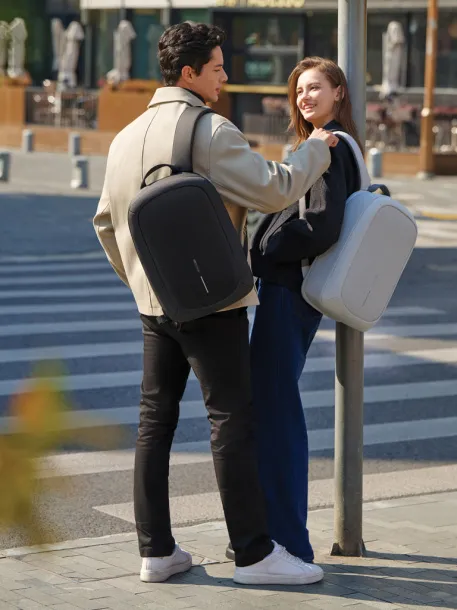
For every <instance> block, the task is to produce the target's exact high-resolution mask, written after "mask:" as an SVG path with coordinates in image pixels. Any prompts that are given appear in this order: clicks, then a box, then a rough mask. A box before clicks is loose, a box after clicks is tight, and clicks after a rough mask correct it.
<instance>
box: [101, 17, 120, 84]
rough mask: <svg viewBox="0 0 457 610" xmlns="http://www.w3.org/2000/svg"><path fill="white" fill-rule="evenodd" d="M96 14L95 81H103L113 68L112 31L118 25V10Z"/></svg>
mask: <svg viewBox="0 0 457 610" xmlns="http://www.w3.org/2000/svg"><path fill="white" fill-rule="evenodd" d="M97 12H98V27H97V28H96V35H97V41H98V44H97V61H96V66H97V80H101V81H104V80H105V79H106V74H107V73H108V72H109V71H110V70H112V68H113V67H114V56H113V49H114V40H113V35H114V30H115V29H116V28H117V26H118V25H119V21H120V19H119V11H118V10H115V9H114V10H103V11H97Z"/></svg>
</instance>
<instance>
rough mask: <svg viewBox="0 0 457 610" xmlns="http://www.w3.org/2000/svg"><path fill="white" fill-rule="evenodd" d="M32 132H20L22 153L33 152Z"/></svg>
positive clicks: (25, 130)
mask: <svg viewBox="0 0 457 610" xmlns="http://www.w3.org/2000/svg"><path fill="white" fill-rule="evenodd" d="M33 143H34V138H33V131H31V130H30V129H23V130H22V152H24V153H31V152H33Z"/></svg>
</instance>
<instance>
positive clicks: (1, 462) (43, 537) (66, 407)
mask: <svg viewBox="0 0 457 610" xmlns="http://www.w3.org/2000/svg"><path fill="white" fill-rule="evenodd" d="M63 379H64V374H63V370H62V368H61V367H60V366H58V365H57V364H55V363H54V364H52V365H46V366H43V365H40V366H38V367H37V368H36V369H35V371H34V374H33V375H32V377H31V378H30V379H28V380H26V381H25V382H24V385H23V387H22V388H21V389H20V390H19V391H18V392H17V393H16V394H15V395H14V396H13V397H12V400H11V405H10V413H9V415H11V416H12V421H14V424H13V426H12V429H7V430H5V431H4V432H3V434H2V435H0V531H1V530H7V529H12V528H20V529H21V530H22V532H23V533H24V535H25V537H26V540H27V543H28V544H43V543H45V542H46V543H50V542H52V541H54V540H55V539H56V532H55V531H54V530H53V529H52V527H51V526H50V525H49V523H47V522H46V521H45V519H44V518H43V516H42V515H40V513H39V511H38V509H37V504H38V502H37V501H38V500H39V499H40V497H41V496H42V495H43V494H44V492H45V491H47V490H49V489H50V485H49V481H48V482H47V484H46V489H45V488H44V487H43V479H41V478H40V477H39V473H38V470H37V464H38V461H37V460H38V459H39V458H43V457H45V456H46V455H47V454H49V453H51V452H52V451H56V450H57V449H58V448H59V446H61V445H62V443H63V442H65V443H73V444H76V443H77V444H91V445H95V446H100V445H102V446H103V447H104V448H106V447H109V446H111V447H113V446H114V445H115V444H116V443H118V442H119V440H120V436H119V434H118V433H116V432H115V429H114V428H109V429H108V433H107V431H106V429H105V430H104V433H103V434H101V435H100V434H94V433H93V430H91V428H90V420H89V418H88V420H87V421H84V422H83V421H82V422H81V427H80V428H79V429H78V430H74V429H71V427H70V426H68V413H69V411H70V404H69V402H68V401H67V399H66V397H65V394H64V389H63V388H64V385H63ZM56 475H58V473H56ZM55 482H57V483H58V485H61V482H62V480H61V479H60V480H55Z"/></svg>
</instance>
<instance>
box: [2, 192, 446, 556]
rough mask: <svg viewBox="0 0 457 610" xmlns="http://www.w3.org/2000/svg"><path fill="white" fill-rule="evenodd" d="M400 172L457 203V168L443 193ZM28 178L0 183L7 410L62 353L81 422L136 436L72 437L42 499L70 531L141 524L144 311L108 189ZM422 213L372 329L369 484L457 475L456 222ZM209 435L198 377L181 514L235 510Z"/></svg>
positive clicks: (177, 477)
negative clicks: (109, 229)
mask: <svg viewBox="0 0 457 610" xmlns="http://www.w3.org/2000/svg"><path fill="white" fill-rule="evenodd" d="M391 186H392V188H393V191H394V194H395V193H397V195H398V196H399V197H400V195H401V196H402V197H403V200H404V201H405V203H407V204H408V205H410V206H412V207H413V209H414V210H415V211H416V213H417V214H418V215H420V214H421V213H422V212H423V210H421V206H423V207H426V206H428V208H427V209H429V207H430V202H431V201H435V202H436V206H435V207H436V208H439V209H444V210H445V211H446V213H447V214H448V215H450V214H451V213H452V212H453V210H455V207H453V205H454V206H455V203H453V201H454V202H455V197H454V192H455V190H454V189H455V182H454V181H453V180H449V181H440V182H438V183H435V186H434V191H435V193H436V197H435V199H433V200H432V199H431V197H432V190H430V191H426V189H429V188H430V186H429V185H426V187H424V186H423V184H422V183H416V182H414V181H409V180H407V181H400V180H396V181H391ZM27 190H28V191H30V188H29V187H27V184H25V183H23V184H22V186H19V185H16V187H15V186H14V184H11V185H8V186H6V187H1V186H0V214H1V216H0V217H1V224H0V422H1V424H2V425H3V426H5V425H6V423H7V422H6V420H5V419H4V417H5V416H6V415H7V413H8V405H9V402H10V396H11V394H12V393H13V392H14V391H15V390H16V389H17V388H18V386H19V384H20V382H21V380H23V379H24V378H25V377H27V376H28V375H30V371H31V370H32V367H33V363H34V362H36V361H40V360H46V359H51V358H55V357H56V356H57V357H59V358H60V359H61V360H62V361H63V363H64V365H65V367H66V370H67V381H66V383H67V384H68V392H69V397H70V399H71V402H72V404H73V409H74V410H75V411H77V412H78V413H76V418H81V417H82V415H84V414H86V415H87V414H89V415H90V414H92V415H96V417H97V420H98V422H91V423H87V422H86V423H84V420H83V419H77V421H76V423H75V424H74V425H75V426H77V427H80V426H81V425H88V426H90V427H92V431H93V433H94V434H93V436H94V437H95V438H98V439H100V438H103V437H106V436H107V434H108V433H109V431H110V430H112V429H116V430H121V431H122V437H121V438H120V440H119V441H118V443H117V446H116V447H115V448H112V449H117V451H114V450H111V451H109V452H108V453H102V452H101V451H100V447H99V446H97V445H95V446H90V447H86V446H83V445H81V444H80V443H78V442H75V443H73V444H71V445H67V446H64V447H62V448H61V451H60V452H59V455H58V456H57V457H56V458H55V460H54V463H55V464H56V465H57V467H58V468H59V469H60V470H61V472H62V474H63V475H64V483H65V486H64V487H63V489H61V490H60V491H59V490H58V491H55V490H54V487H55V486H54V483H55V478H54V477H50V478H46V479H45V481H44V483H45V487H49V488H50V489H51V488H52V491H51V490H50V491H49V493H48V494H47V495H45V496H44V497H43V499H42V500H41V501H40V502H39V503H38V504H37V508H38V509H39V510H41V511H44V513H45V514H46V516H47V518H49V519H50V520H51V521H52V523H54V524H55V526H56V527H57V530H58V532H59V536H60V538H62V539H72V538H81V537H85V536H101V535H106V534H112V533H116V532H122V531H132V529H133V525H132V508H131V496H132V459H133V447H134V442H135V431H136V421H137V417H138V412H137V405H138V401H139V383H140V379H141V330H140V323H139V319H138V315H137V312H136V310H135V306H134V303H133V300H132V298H131V296H130V294H129V291H128V290H127V289H126V288H125V287H124V286H123V284H122V283H121V282H120V281H119V280H118V279H117V277H116V276H115V274H114V272H113V271H112V270H111V268H110V266H109V265H108V263H107V262H106V260H105V258H104V256H103V253H102V252H101V251H100V248H99V245H98V241H97V239H96V237H95V234H94V232H93V229H92V225H91V219H92V216H93V214H94V211H95V207H96V203H97V198H96V197H95V196H94V197H85V196H82V195H81V194H76V195H75V194H72V195H70V194H69V192H67V191H65V190H64V189H63V188H62V189H61V193H59V192H56V191H57V187H56V189H54V191H53V192H51V193H50V192H48V193H46V192H45V191H46V186H45V185H43V184H40V185H37V188H36V189H35V193H34V194H30V192H27ZM48 190H53V189H48ZM39 191H41V194H40V192H39ZM438 193H439V195H438ZM94 195H95V193H94ZM438 204H439V205H438ZM450 217H451V216H449V218H450ZM419 226H420V234H421V236H420V239H419V242H418V247H417V248H416V250H415V252H414V254H413V256H412V259H411V261H410V263H409V265H408V267H407V269H406V271H405V274H404V276H403V278H402V280H401V282H400V284H399V286H398V288H397V290H396V293H395V295H394V297H393V299H392V302H391V305H390V307H389V310H388V312H387V313H386V315H385V317H384V318H383V320H382V321H381V323H380V324H379V325H378V326H377V327H376V328H375V329H374V330H373V331H372V332H370V333H368V334H367V336H366V370H365V451H364V454H365V474H366V477H365V497H366V499H382V498H387V497H393V496H400V495H408V494H413V493H420V492H421V491H439V490H441V489H444V488H445V489H450V488H457V476H456V475H457V470H455V471H454V468H455V463H456V458H457V442H456V441H457V413H456V410H457V409H456V405H457V403H456V395H457V380H456V379H457V378H456V374H455V372H456V365H457V343H456V338H457V301H456V298H455V296H456V288H455V286H456V279H457V248H456V246H457V222H456V221H455V220H450V219H444V220H437V219H434V218H428V217H424V216H421V217H420V218H419ZM252 313H253V312H252ZM333 328H334V325H333V323H332V322H331V321H330V320H325V321H324V322H323V324H322V327H321V330H320V333H319V336H318V338H317V340H316V341H315V343H314V344H313V346H312V348H311V351H310V354H309V361H308V364H307V367H306V369H305V373H304V375H303V377H302V380H301V390H302V392H303V402H304V406H305V410H306V418H307V424H308V429H309V433H310V446H311V454H312V459H311V466H310V479H311V491H310V503H311V506H326V505H328V504H330V503H331V493H332V475H333V458H332V456H333V440H332V435H333V432H332V430H333V421H334V408H333V404H334V402H333V393H332V391H333V383H334V381H333V380H334V371H333V356H334V351H335V350H334V336H333ZM81 412H82V413H81ZM100 420H101V422H102V424H101V425H99V424H100ZM81 422H83V423H81ZM208 436H209V430H208V422H207V420H206V418H205V411H204V408H203V405H202V403H201V394H200V390H199V387H198V384H197V382H196V380H195V379H194V378H193V377H191V378H190V379H189V383H188V387H187V389H186V393H185V396H184V400H183V404H182V419H181V422H180V424H179V427H178V430H177V433H176V438H175V444H174V448H173V456H172V466H171V477H170V492H171V496H172V511H173V521H174V523H175V524H183V523H197V522H201V521H206V520H209V519H218V518H221V517H222V515H221V509H220V504H219V502H218V498H217V493H216V489H217V488H216V484H215V479H214V474H213V470H212V463H211V460H210V455H209V453H208ZM42 466H43V477H48V476H49V472H48V470H47V465H46V464H43V465H42ZM454 481H456V482H455V483H454ZM22 542H23V539H22V538H21V535H20V533H18V532H10V533H8V534H5V535H3V536H1V537H0V547H2V548H8V547H13V546H17V545H20V544H21V543H22Z"/></svg>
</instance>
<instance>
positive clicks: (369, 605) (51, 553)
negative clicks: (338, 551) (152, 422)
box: [0, 492, 457, 610]
mask: <svg viewBox="0 0 457 610" xmlns="http://www.w3.org/2000/svg"><path fill="white" fill-rule="evenodd" d="M364 510H365V513H364V539H365V542H366V545H367V548H368V557H366V558H340V557H331V556H329V554H328V551H329V549H330V547H331V543H332V531H333V510H331V509H325V510H318V511H313V512H311V514H310V530H311V533H312V538H313V543H314V546H315V550H316V552H317V561H319V562H320V563H321V565H322V566H323V568H324V570H325V580H324V582H322V583H319V584H317V585H312V586H305V587H274V586H269V587H253V586H238V587H235V586H234V583H233V581H232V580H231V577H232V575H233V563H231V562H229V561H227V560H226V558H225V555H224V551H225V546H226V543H227V533H226V529H225V526H224V524H223V523H219V522H218V523H206V524H202V525H197V526H193V527H186V528H181V529H179V530H176V531H175V534H176V538H177V540H178V541H179V542H180V543H181V544H182V546H183V547H184V548H186V549H188V550H189V551H191V552H192V553H193V555H194V564H195V565H194V567H193V568H192V570H191V571H190V572H188V573H186V574H183V575H179V576H174V577H172V578H171V579H170V580H169V581H168V582H166V583H161V584H151V585H150V584H143V583H141V582H140V580H139V577H138V571H139V567H140V560H139V558H138V555H137V543H136V536H135V534H133V533H132V534H120V535H115V536H110V537H108V538H98V539H85V540H77V541H72V542H65V543H62V544H59V545H55V546H54V547H53V548H52V549H51V548H49V549H47V550H46V551H43V550H39V549H36V548H33V549H13V550H10V551H5V552H2V553H0V610H13V609H15V608H22V609H23V610H39V609H42V608H51V609H52V610H78V609H82V610H128V609H130V608H143V609H144V610H146V609H148V610H165V609H168V610H174V609H176V610H178V609H182V610H184V609H186V608H194V609H198V610H206V609H218V610H219V609H220V610H232V609H233V610H247V609H254V608H271V609H272V610H273V609H274V610H286V609H287V610H295V609H300V610H306V609H308V610H316V609H322V610H326V609H329V610H330V609H335V610H337V609H342V608H346V607H347V608H348V609H352V608H354V609H356V610H362V609H373V608H377V609H378V610H384V609H387V608H389V610H390V609H392V610H395V609H396V608H429V609H432V608H434V609H435V608H436V609H438V608H454V609H455V608H457V561H456V555H457V492H448V493H443V494H435V495H427V496H416V497H410V498H402V499H398V500H389V501H383V502H374V503H370V504H365V507H364Z"/></svg>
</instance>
